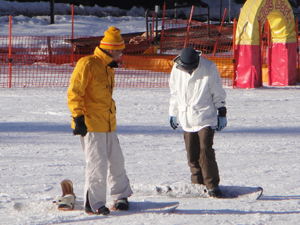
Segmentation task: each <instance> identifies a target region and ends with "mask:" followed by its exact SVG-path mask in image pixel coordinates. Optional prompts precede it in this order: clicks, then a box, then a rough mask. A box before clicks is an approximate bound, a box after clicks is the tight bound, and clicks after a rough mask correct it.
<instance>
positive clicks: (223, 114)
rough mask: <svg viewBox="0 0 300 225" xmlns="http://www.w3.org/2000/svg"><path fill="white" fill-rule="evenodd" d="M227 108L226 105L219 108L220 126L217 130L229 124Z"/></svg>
mask: <svg viewBox="0 0 300 225" xmlns="http://www.w3.org/2000/svg"><path fill="white" fill-rule="evenodd" d="M226 114H227V109H226V107H225V106H223V107H220V108H218V128H217V131H221V130H223V129H224V128H225V127H226V126H227V118H226Z"/></svg>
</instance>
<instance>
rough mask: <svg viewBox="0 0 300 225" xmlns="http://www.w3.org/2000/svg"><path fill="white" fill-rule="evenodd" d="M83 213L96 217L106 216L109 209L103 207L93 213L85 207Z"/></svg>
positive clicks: (87, 206)
mask: <svg viewBox="0 0 300 225" xmlns="http://www.w3.org/2000/svg"><path fill="white" fill-rule="evenodd" d="M84 211H85V212H86V213H87V214H96V215H108V214H109V213H110V211H109V209H108V208H107V207H106V206H105V205H104V206H102V207H100V208H99V209H97V210H96V211H95V212H94V211H93V210H92V208H91V206H90V205H85V207H84Z"/></svg>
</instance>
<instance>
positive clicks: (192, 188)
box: [156, 183, 263, 200]
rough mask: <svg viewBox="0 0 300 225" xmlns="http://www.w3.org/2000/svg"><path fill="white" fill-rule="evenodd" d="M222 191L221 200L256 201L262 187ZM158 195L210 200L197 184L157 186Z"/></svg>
mask: <svg viewBox="0 0 300 225" xmlns="http://www.w3.org/2000/svg"><path fill="white" fill-rule="evenodd" d="M219 187H220V190H221V191H222V194H223V195H222V198H231V199H234V198H238V199H252V200H257V199H259V198H260V197H261V196H262V194H263V188H262V187H245V186H219ZM156 193H157V194H158V195H164V196H170V197H175V198H182V197H183V198H189V197H190V198H210V197H209V195H208V194H207V190H206V188H205V186H203V185H199V184H183V183H179V184H173V185H167V186H157V187H156Z"/></svg>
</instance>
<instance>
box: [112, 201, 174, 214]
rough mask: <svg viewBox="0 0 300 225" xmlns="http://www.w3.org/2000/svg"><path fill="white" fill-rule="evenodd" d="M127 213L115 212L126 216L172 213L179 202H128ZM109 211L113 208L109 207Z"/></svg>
mask: <svg viewBox="0 0 300 225" xmlns="http://www.w3.org/2000/svg"><path fill="white" fill-rule="evenodd" d="M129 203H130V206H129V210H128V211H117V212H124V213H128V214H131V213H132V214H135V213H172V212H174V211H175V210H176V209H177V207H178V206H179V202H152V201H142V202H131V201H130V202H129ZM110 209H111V211H116V210H114V207H113V206H112V207H110Z"/></svg>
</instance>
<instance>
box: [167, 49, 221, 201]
mask: <svg viewBox="0 0 300 225" xmlns="http://www.w3.org/2000/svg"><path fill="white" fill-rule="evenodd" d="M169 85H170V94H171V98H170V107H169V122H170V126H171V127H172V128H173V129H174V130H175V129H176V128H177V127H178V125H179V124H177V118H178V123H180V125H181V127H182V129H183V132H184V140H185V146H186V150H187V158H188V165H189V167H190V171H191V182H192V183H194V184H202V185H205V186H206V189H207V193H208V195H209V196H210V197H217V198H221V197H222V192H221V190H220V188H219V183H220V177H219V170H218V165H217V162H216V158H215V151H214V149H213V138H214V134H215V130H217V131H221V130H222V129H224V128H225V127H226V125H227V118H226V113H227V110H226V107H225V104H226V103H225V98H226V92H225V90H224V89H223V87H222V82H221V78H220V74H219V72H218V69H217V67H216V65H215V64H214V62H212V61H210V60H208V59H205V58H203V57H201V52H199V51H196V50H194V49H193V48H191V47H187V48H184V49H182V51H181V52H180V55H179V56H177V57H176V58H175V59H174V66H173V68H172V71H171V76H170V83H169Z"/></svg>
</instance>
